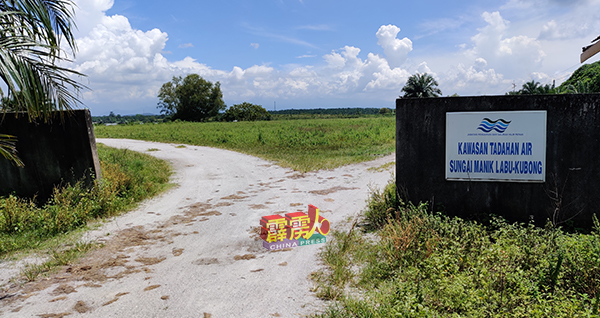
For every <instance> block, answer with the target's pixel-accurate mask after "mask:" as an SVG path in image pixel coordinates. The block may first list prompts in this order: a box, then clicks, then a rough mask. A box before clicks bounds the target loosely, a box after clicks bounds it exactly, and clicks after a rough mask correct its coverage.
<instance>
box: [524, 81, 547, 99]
mask: <svg viewBox="0 0 600 318" xmlns="http://www.w3.org/2000/svg"><path fill="white" fill-rule="evenodd" d="M541 87H542V86H540V82H536V81H534V80H531V81H529V82H527V83H525V84H523V88H521V91H520V92H521V95H536V94H539V93H540V88H541Z"/></svg>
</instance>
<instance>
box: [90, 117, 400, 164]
mask: <svg viewBox="0 0 600 318" xmlns="http://www.w3.org/2000/svg"><path fill="white" fill-rule="evenodd" d="M95 134H96V136H97V137H99V138H129V139H141V140H148V141H158V142H168V143H178V144H190V145H199V146H210V147H218V148H224V149H229V150H234V151H239V152H243V153H247V154H251V155H254V156H258V157H261V158H264V159H267V160H273V161H276V162H277V163H278V164H279V165H281V166H284V167H291V168H293V169H296V170H300V171H311V170H318V169H330V168H335V167H339V166H342V165H345V164H349V163H356V162H361V161H366V160H371V159H373V158H375V157H376V156H380V155H386V154H390V153H393V152H394V149H395V135H396V131H395V121H394V117H393V116H378V117H368V118H348V119H312V120H292V121H275V120H273V121H263V122H237V123H223V122H210V123H191V122H171V123H162V124H153V125H133V126H97V127H95Z"/></svg>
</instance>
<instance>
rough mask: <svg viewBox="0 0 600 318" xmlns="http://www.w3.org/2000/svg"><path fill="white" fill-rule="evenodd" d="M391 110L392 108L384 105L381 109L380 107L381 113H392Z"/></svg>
mask: <svg viewBox="0 0 600 318" xmlns="http://www.w3.org/2000/svg"><path fill="white" fill-rule="evenodd" d="M391 112H392V110H391V109H389V108H387V107H383V108H380V109H379V114H380V115H385V114H389V113H391Z"/></svg>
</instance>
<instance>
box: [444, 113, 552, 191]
mask: <svg viewBox="0 0 600 318" xmlns="http://www.w3.org/2000/svg"><path fill="white" fill-rule="evenodd" d="M445 169H446V180H457V181H516V182H544V181H546V111H507V112H457V113H446V163H445Z"/></svg>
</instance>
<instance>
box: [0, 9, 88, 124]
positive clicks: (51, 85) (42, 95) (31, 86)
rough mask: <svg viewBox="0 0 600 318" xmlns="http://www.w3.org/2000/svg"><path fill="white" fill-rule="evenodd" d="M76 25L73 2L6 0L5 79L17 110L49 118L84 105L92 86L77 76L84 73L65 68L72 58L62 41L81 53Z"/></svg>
mask: <svg viewBox="0 0 600 318" xmlns="http://www.w3.org/2000/svg"><path fill="white" fill-rule="evenodd" d="M73 27H74V22H73V9H72V6H71V2H70V1H62V0H35V1H34V0H13V1H7V0H2V1H0V78H2V80H3V81H4V83H5V84H6V86H7V88H8V95H7V97H9V98H10V99H11V100H12V104H13V105H12V106H13V107H12V109H11V110H14V111H24V112H27V114H28V116H29V118H30V119H32V120H36V119H39V118H42V119H44V120H47V119H48V114H49V113H50V112H51V111H55V110H71V109H73V108H75V107H76V106H77V105H78V104H80V103H81V101H80V100H79V92H80V90H81V89H84V88H86V87H85V86H84V85H81V84H79V83H78V82H77V81H76V80H74V79H73V78H72V76H73V75H76V76H83V74H81V73H79V72H76V71H73V70H70V69H68V68H64V67H61V66H59V65H60V64H61V63H64V62H68V61H69V59H68V58H67V57H66V53H65V52H64V51H63V50H62V48H61V39H63V40H64V41H66V42H67V45H68V47H69V48H70V49H71V50H72V52H73V54H74V53H75V51H76V45H75V39H74V36H73V34H72V32H71V30H72V28H73ZM1 93H2V97H5V95H4V93H3V92H1ZM4 110H5V111H6V110H7V109H6V108H5V107H4Z"/></svg>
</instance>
